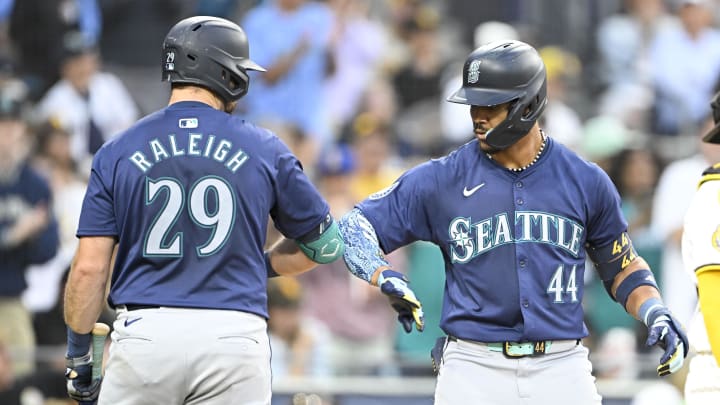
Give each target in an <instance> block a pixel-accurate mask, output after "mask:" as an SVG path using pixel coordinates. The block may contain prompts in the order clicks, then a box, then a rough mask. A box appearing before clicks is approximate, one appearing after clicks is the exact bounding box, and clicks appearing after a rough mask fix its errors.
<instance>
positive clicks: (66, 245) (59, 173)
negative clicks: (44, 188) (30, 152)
mask: <svg viewBox="0 0 720 405" xmlns="http://www.w3.org/2000/svg"><path fill="white" fill-rule="evenodd" d="M34 132H35V137H36V142H35V143H36V151H35V156H34V157H33V166H34V167H35V168H36V169H37V170H38V171H39V172H40V173H41V174H42V175H43V176H44V177H45V178H46V179H47V180H48V181H49V183H50V189H51V190H52V193H53V205H52V211H53V213H54V215H55V218H57V221H58V228H59V232H60V247H59V250H58V254H57V255H55V257H54V258H53V259H52V260H50V261H49V262H47V263H44V264H42V265H34V266H30V268H28V271H27V273H26V279H27V282H28V288H27V290H25V292H24V293H23V297H22V298H23V303H24V304H25V306H26V307H27V308H28V309H29V310H30V311H31V312H33V313H35V312H42V311H48V310H50V309H51V308H53V307H54V306H55V305H56V304H57V300H58V298H59V295H58V289H59V286H60V283H59V281H60V278H61V277H62V276H63V274H64V273H65V272H66V270H67V269H68V268H69V266H70V261H71V260H72V256H73V254H74V252H75V247H76V246H77V238H76V237H75V231H76V230H77V224H78V220H79V219H80V207H81V206H82V199H83V196H84V195H85V187H86V183H85V181H84V180H83V179H82V178H81V177H80V175H79V174H78V172H77V164H76V163H75V160H74V159H73V158H72V156H71V154H70V134H69V133H68V132H67V131H65V130H64V129H62V128H61V127H60V126H59V123H57V122H56V121H48V122H45V123H43V124H42V125H40V126H38V127H37V128H36V129H35V131H34ZM60 314H62V312H60ZM63 326H64V325H63ZM63 343H64V341H63Z"/></svg>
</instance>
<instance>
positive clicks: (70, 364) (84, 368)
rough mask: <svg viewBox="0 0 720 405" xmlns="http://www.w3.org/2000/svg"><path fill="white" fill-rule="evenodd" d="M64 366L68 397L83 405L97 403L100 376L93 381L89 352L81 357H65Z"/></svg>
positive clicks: (100, 381)
mask: <svg viewBox="0 0 720 405" xmlns="http://www.w3.org/2000/svg"><path fill="white" fill-rule="evenodd" d="M65 366H66V367H67V368H66V369H65V381H66V386H67V392H68V395H69V396H70V398H72V399H74V400H75V401H78V402H79V403H80V404H83V405H85V404H87V405H89V404H95V403H97V399H98V395H100V384H101V383H102V377H100V378H99V379H97V380H94V381H93V379H92V357H91V356H90V353H88V354H86V355H85V356H82V357H66V358H65Z"/></svg>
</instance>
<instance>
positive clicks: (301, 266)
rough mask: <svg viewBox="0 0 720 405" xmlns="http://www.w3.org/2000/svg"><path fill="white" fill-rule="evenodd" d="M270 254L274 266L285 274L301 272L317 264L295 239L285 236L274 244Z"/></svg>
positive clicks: (277, 271) (278, 272) (276, 270)
mask: <svg viewBox="0 0 720 405" xmlns="http://www.w3.org/2000/svg"><path fill="white" fill-rule="evenodd" d="M269 254H270V264H271V266H272V268H273V269H274V270H275V272H276V273H277V274H280V275H283V276H293V275H297V274H301V273H304V272H306V271H309V270H312V269H313V268H314V267H315V266H316V265H317V263H315V262H313V261H312V260H310V259H309V258H308V257H307V256H306V255H305V254H304V253H303V252H302V251H301V250H300V247H299V246H298V245H297V243H296V242H295V241H293V240H291V239H287V238H284V237H283V238H280V240H279V241H277V242H276V243H275V244H274V245H273V247H272V248H271V249H270V252H269Z"/></svg>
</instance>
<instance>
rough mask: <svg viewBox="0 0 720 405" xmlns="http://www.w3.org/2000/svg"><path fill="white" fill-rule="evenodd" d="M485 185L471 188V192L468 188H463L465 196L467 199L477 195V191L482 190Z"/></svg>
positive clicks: (481, 184)
mask: <svg viewBox="0 0 720 405" xmlns="http://www.w3.org/2000/svg"><path fill="white" fill-rule="evenodd" d="M484 185H485V183H480V184H478V185H477V186H475V187H473V188H471V189H470V190H468V188H467V187H465V188H463V195H464V196H465V197H470V196H471V195H473V194H475V192H476V191H478V190H480V189H481V188H482V187H483V186H484Z"/></svg>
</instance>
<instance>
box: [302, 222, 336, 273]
mask: <svg viewBox="0 0 720 405" xmlns="http://www.w3.org/2000/svg"><path fill="white" fill-rule="evenodd" d="M295 242H296V243H297V244H298V246H299V247H300V250H302V252H303V253H305V256H307V257H308V259H310V260H312V261H314V262H315V263H319V264H327V263H332V262H334V261H335V260H337V259H339V258H341V257H342V255H343V254H344V253H345V242H344V241H343V238H342V236H341V235H340V230H339V228H338V226H337V223H336V222H335V221H334V220H333V217H332V215H330V214H328V215H327V217H325V220H324V221H323V222H322V223H320V225H318V227H317V228H315V229H314V230H312V231H311V232H310V233H308V234H306V235H305V236H303V237H301V238H299V239H296V240H295Z"/></svg>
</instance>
